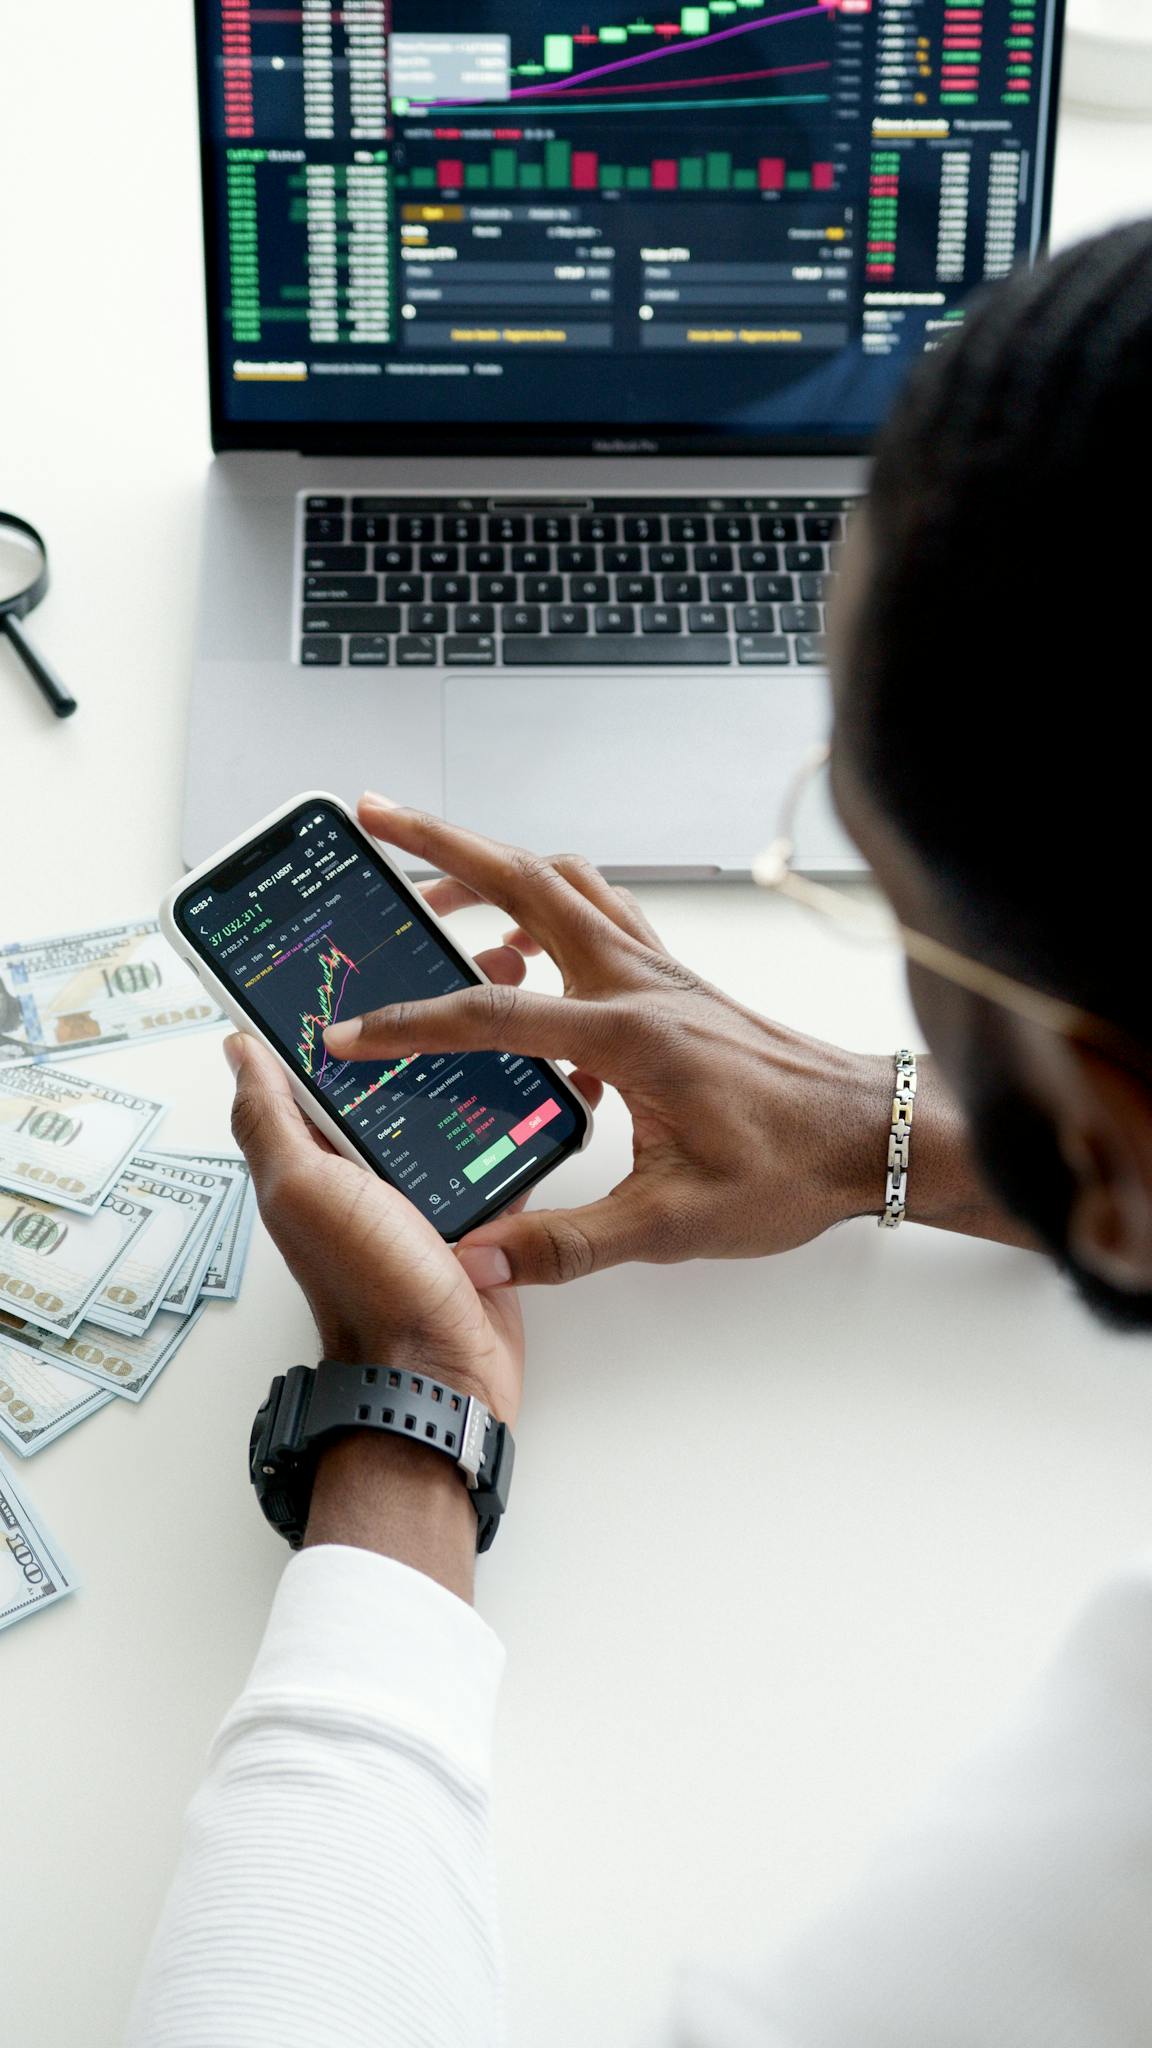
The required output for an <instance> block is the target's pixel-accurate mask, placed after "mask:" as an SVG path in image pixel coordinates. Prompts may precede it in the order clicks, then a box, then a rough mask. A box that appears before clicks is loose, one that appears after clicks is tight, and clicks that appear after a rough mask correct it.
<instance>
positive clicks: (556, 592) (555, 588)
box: [524, 576, 564, 604]
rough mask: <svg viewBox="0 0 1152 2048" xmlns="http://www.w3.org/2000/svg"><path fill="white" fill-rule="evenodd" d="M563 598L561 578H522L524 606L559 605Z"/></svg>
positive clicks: (562, 579)
mask: <svg viewBox="0 0 1152 2048" xmlns="http://www.w3.org/2000/svg"><path fill="white" fill-rule="evenodd" d="M563 597H564V578H563V577H562V576H526V577H525V578H524V601H525V603H526V604H560V603H562V601H563Z"/></svg>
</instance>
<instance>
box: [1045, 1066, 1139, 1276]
mask: <svg viewBox="0 0 1152 2048" xmlns="http://www.w3.org/2000/svg"><path fill="white" fill-rule="evenodd" d="M1068 1053H1069V1059H1070V1063H1071V1065H1072V1067H1073V1069H1074V1074H1075V1080H1074V1083H1073V1086H1072V1088H1070V1089H1069V1091H1068V1094H1067V1096H1066V1098H1065V1102H1064V1105H1063V1107H1062V1109H1061V1111H1060V1112H1059V1114H1058V1119H1057V1121H1058V1128H1059V1138H1060V1148H1061V1151H1062V1152H1063V1154H1064V1158H1065V1160H1066V1161H1067V1163H1068V1166H1069V1167H1070V1169H1071V1171H1072V1173H1073V1175H1074V1176H1075V1180H1076V1194H1075V1197H1074V1199H1073V1203H1072V1208H1071V1211H1070V1213H1069V1218H1068V1249H1069V1251H1070V1252H1071V1253H1072V1255H1073V1257H1074V1258H1076V1259H1077V1260H1078V1261H1079V1262H1080V1264H1081V1265H1083V1266H1085V1267H1086V1268H1087V1269H1088V1270H1089V1271H1090V1272H1092V1273H1095V1274H1097V1276H1098V1277H1099V1278H1100V1279H1101V1280H1106V1281H1108V1282H1109V1283H1110V1284H1111V1285H1112V1286H1113V1287H1119V1288H1122V1289H1124V1291H1125V1292H1127V1293H1147V1292H1149V1291H1152V1089H1150V1088H1149V1086H1148V1085H1147V1083H1145V1082H1142V1081H1139V1080H1137V1079H1136V1078H1135V1077H1134V1076H1133V1075H1130V1074H1127V1073H1125V1072H1124V1071H1123V1069H1122V1068H1120V1067H1116V1066H1113V1065H1111V1064H1110V1063H1109V1062H1108V1061H1106V1060H1103V1059H1101V1058H1100V1057H1099V1055H1098V1054H1096V1053H1093V1052H1089V1051H1087V1050H1086V1049H1084V1048H1082V1047H1079V1046H1074V1047H1070V1048H1068Z"/></svg>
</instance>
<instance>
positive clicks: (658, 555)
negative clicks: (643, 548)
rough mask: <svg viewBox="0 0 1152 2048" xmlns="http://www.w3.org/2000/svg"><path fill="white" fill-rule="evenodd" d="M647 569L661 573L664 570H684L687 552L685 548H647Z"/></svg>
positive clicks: (686, 562)
mask: <svg viewBox="0 0 1152 2048" xmlns="http://www.w3.org/2000/svg"><path fill="white" fill-rule="evenodd" d="M648 567H649V568H650V569H656V570H659V571H661V572H663V571H665V570H668V571H669V572H674V571H676V570H678V569H686V568H687V567H688V550H687V548H674V547H659V548H649V550H648Z"/></svg>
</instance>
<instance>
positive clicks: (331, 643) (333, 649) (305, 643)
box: [300, 633, 342, 668]
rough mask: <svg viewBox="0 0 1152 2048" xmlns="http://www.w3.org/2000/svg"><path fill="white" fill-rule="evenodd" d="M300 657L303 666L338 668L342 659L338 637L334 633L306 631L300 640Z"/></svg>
mask: <svg viewBox="0 0 1152 2048" xmlns="http://www.w3.org/2000/svg"><path fill="white" fill-rule="evenodd" d="M300 659H301V661H302V662H303V664H304V667H305V668H338V667H339V666H340V662H341V659H342V649H341V646H340V642H339V639H338V638H337V636H336V635H335V634H334V633H306V634H305V635H304V638H303V639H302V640H301V642H300Z"/></svg>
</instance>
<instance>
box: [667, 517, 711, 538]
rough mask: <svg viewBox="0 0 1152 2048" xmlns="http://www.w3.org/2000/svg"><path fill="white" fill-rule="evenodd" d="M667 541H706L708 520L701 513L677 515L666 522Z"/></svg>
mask: <svg viewBox="0 0 1152 2048" xmlns="http://www.w3.org/2000/svg"><path fill="white" fill-rule="evenodd" d="M668 538H669V540H707V538H708V520H707V517H706V515H705V514H704V513H703V512H701V513H687V514H684V515H680V514H677V515H676V516H674V517H673V518H671V519H669V521H668Z"/></svg>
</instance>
